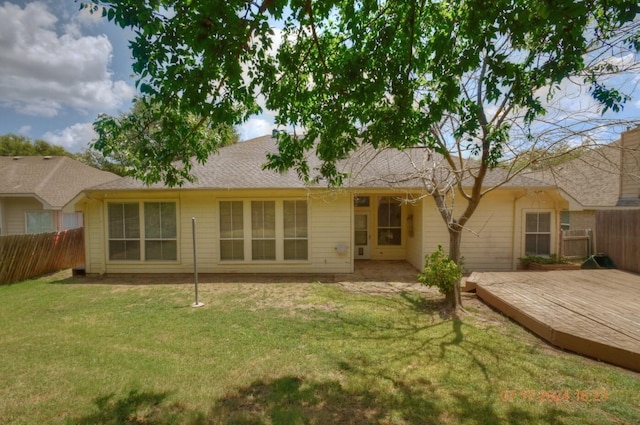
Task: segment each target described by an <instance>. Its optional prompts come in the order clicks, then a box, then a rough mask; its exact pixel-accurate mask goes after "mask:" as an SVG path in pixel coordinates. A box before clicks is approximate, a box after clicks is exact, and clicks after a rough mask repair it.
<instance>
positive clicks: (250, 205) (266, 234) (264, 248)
mask: <svg viewBox="0 0 640 425" xmlns="http://www.w3.org/2000/svg"><path fill="white" fill-rule="evenodd" d="M219 207H220V260H222V261H247V260H250V261H301V260H307V259H308V258H309V234H308V218H307V217H308V206H307V201H304V200H286V201H220V204H219Z"/></svg>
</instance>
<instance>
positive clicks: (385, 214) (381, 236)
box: [378, 196, 402, 245]
mask: <svg viewBox="0 0 640 425" xmlns="http://www.w3.org/2000/svg"><path fill="white" fill-rule="evenodd" d="M378 245H402V205H401V204H400V201H399V200H397V199H394V198H392V197H391V196H381V197H379V198H378Z"/></svg>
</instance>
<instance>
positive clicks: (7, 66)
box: [0, 0, 273, 152]
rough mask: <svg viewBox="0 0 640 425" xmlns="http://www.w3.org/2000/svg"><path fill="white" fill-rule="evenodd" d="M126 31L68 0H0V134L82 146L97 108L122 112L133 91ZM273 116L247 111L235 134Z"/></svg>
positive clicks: (255, 130)
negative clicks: (249, 114)
mask: <svg viewBox="0 0 640 425" xmlns="http://www.w3.org/2000/svg"><path fill="white" fill-rule="evenodd" d="M129 35H130V33H129V32H128V31H126V30H123V29H121V28H119V27H117V26H116V25H113V24H111V23H109V22H108V21H106V19H103V18H101V17H100V16H99V15H91V14H90V13H88V12H87V11H80V6H79V2H76V1H74V0H40V1H15V0H11V1H8V2H7V1H5V2H3V3H0V134H7V133H14V134H20V135H24V136H27V137H29V138H32V139H44V140H46V141H48V142H50V143H53V144H56V145H60V146H63V147H64V148H65V149H67V150H69V151H71V152H79V151H80V150H82V149H85V148H86V147H87V146H88V143H89V142H90V141H91V140H92V138H93V137H95V133H94V132H93V128H92V123H93V121H94V120H95V118H96V117H97V115H98V114H99V113H107V114H111V115H118V114H119V113H120V112H126V111H128V110H129V108H130V106H131V99H132V98H133V97H134V96H135V95H136V89H135V80H134V78H133V77H132V75H131V74H132V70H131V63H132V61H131V55H130V52H129V49H128V37H129ZM272 122H273V119H272V116H270V115H269V114H268V113H267V114H265V115H263V116H260V117H255V118H252V119H251V120H249V121H248V122H247V123H246V124H244V125H243V126H242V127H241V128H239V129H238V131H239V133H240V136H241V139H243V140H246V139H249V138H252V137H256V136H260V135H263V134H267V133H270V132H271V128H272V127H273V126H272Z"/></svg>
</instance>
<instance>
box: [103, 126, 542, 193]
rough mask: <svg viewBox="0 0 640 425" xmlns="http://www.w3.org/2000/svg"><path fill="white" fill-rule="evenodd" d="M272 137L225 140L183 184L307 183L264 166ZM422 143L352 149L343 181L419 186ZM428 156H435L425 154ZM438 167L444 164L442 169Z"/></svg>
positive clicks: (127, 181) (495, 173)
mask: <svg viewBox="0 0 640 425" xmlns="http://www.w3.org/2000/svg"><path fill="white" fill-rule="evenodd" d="M277 152H278V149H277V145H276V140H275V139H274V138H272V137H271V136H270V135H269V136H262V137H258V138H255V139H251V140H248V141H245V142H239V143H236V144H233V145H230V146H225V147H223V148H221V149H220V150H219V152H218V153H217V154H212V155H211V156H210V157H209V159H208V160H207V162H206V163H205V164H197V163H195V164H194V165H193V168H192V170H191V174H192V175H193V176H194V177H195V178H196V181H195V182H193V183H190V182H185V183H184V185H183V186H181V188H182V189H286V188H304V187H308V185H305V183H304V182H303V181H302V180H301V179H300V178H299V177H298V176H297V174H296V172H295V171H288V172H286V173H282V174H281V173H278V172H276V171H272V170H265V169H263V165H264V164H265V163H266V161H267V159H266V154H267V153H277ZM425 155H428V154H425V150H424V149H418V148H416V149H407V150H405V151H398V150H396V149H384V150H380V151H376V150H374V149H373V148H372V147H371V146H369V145H367V146H364V147H361V148H360V149H359V150H358V151H356V152H354V153H353V154H352V155H351V156H350V157H349V158H348V159H346V160H343V161H341V162H340V163H339V164H338V169H339V170H341V171H343V172H346V173H348V175H349V178H348V179H347V180H346V181H345V186H347V187H358V188H365V187H367V188H389V187H405V188H419V187H422V183H421V182H420V180H419V179H417V178H416V177H417V174H416V173H417V170H416V167H415V166H414V165H416V164H422V163H423V160H424V158H425ZM429 158H431V159H429V161H432V162H433V161H435V160H434V157H433V156H429ZM307 160H308V163H309V167H310V168H311V169H312V170H313V169H314V167H317V166H319V163H320V161H319V160H318V158H317V157H315V156H314V155H309V157H308V158H307ZM440 171H442V170H440ZM505 177H506V172H505V171H504V170H501V169H496V170H492V171H491V172H489V173H488V175H487V178H486V180H485V185H486V186H494V185H496V184H498V183H501V182H503V181H504V179H505ZM504 186H506V187H531V186H535V187H540V186H548V185H545V184H543V183H541V182H540V181H537V180H534V179H531V178H527V177H521V176H516V177H515V178H513V179H512V180H510V181H509V182H508V183H506V184H505V185H504ZM165 188H166V186H165V185H164V184H162V183H156V184H153V185H150V186H146V185H144V183H142V182H141V181H139V180H136V179H133V178H130V177H124V178H121V179H119V180H115V181H112V182H108V183H105V184H102V185H99V186H96V187H92V188H91V189H92V190H140V189H165Z"/></svg>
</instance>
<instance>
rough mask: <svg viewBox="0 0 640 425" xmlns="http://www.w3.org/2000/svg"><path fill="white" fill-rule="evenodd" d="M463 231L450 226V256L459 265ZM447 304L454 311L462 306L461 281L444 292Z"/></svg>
mask: <svg viewBox="0 0 640 425" xmlns="http://www.w3.org/2000/svg"><path fill="white" fill-rule="evenodd" d="M461 241H462V232H461V230H460V229H457V228H456V227H454V226H450V227H449V258H450V259H451V260H453V262H454V263H456V264H457V265H458V266H459V265H460V258H461V255H460V243H461ZM444 297H445V298H444V299H445V306H446V307H447V309H450V310H452V311H455V310H458V309H460V308H462V297H461V295H460V283H459V282H458V283H457V284H456V285H454V286H453V289H451V290H450V291H447V293H445V294H444Z"/></svg>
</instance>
